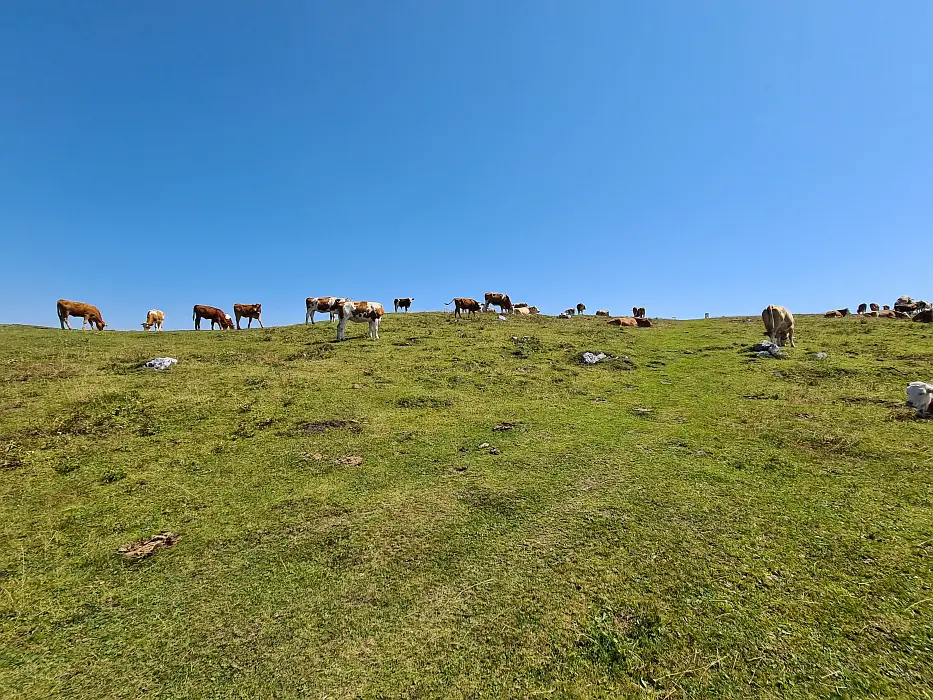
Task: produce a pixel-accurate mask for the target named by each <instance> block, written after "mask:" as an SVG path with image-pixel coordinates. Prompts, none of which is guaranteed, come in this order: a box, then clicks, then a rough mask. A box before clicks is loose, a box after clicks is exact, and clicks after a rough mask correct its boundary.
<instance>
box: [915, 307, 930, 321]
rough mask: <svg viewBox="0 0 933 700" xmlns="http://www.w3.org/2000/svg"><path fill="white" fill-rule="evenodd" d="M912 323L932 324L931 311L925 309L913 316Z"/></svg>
mask: <svg viewBox="0 0 933 700" xmlns="http://www.w3.org/2000/svg"><path fill="white" fill-rule="evenodd" d="M914 321H917V322H918V323H933V311H931V310H930V309H925V310H923V311H919V312H918V313H916V314H914Z"/></svg>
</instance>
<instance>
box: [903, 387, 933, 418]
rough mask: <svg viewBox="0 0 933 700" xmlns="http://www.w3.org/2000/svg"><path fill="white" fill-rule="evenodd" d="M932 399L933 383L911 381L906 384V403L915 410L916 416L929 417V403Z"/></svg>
mask: <svg viewBox="0 0 933 700" xmlns="http://www.w3.org/2000/svg"><path fill="white" fill-rule="evenodd" d="M931 401H933V385H930V384H927V383H926V382H911V383H910V384H908V385H907V405H908V406H910V407H911V408H915V409H916V410H917V418H931V417H933V411H930V403H931Z"/></svg>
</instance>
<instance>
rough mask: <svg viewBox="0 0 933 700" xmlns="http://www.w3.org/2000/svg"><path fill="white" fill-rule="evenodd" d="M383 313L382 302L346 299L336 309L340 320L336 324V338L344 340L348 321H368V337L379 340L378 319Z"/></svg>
mask: <svg viewBox="0 0 933 700" xmlns="http://www.w3.org/2000/svg"><path fill="white" fill-rule="evenodd" d="M384 313H385V311H383V309H382V304H380V303H379V302H378V301H350V300H346V301H344V302H342V303H341V304H340V307H339V310H338V315H339V316H340V322H339V323H338V324H337V340H338V341H340V340H346V336H345V335H344V331H345V330H346V327H347V322H349V321H353V322H354V323H368V324H369V337H370V338H372V339H373V340H379V321H380V320H381V319H382V315H383V314H384Z"/></svg>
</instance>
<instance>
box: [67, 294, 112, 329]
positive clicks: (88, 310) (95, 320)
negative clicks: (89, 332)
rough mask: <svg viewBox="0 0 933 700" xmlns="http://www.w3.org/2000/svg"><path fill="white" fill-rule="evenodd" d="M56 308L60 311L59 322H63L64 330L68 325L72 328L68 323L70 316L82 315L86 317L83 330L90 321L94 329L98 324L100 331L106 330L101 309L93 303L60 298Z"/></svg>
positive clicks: (82, 326) (82, 325)
mask: <svg viewBox="0 0 933 700" xmlns="http://www.w3.org/2000/svg"><path fill="white" fill-rule="evenodd" d="M55 309H56V310H57V311H58V322H59V323H60V324H61V326H62V330H64V329H65V327H66V326H67V327H68V330H71V324H70V323H68V317H69V316H76V317H77V316H80V317H81V318H83V319H84V323H82V324H81V330H82V331H83V330H84V329H85V328H87V324H88V323H90V324H91V328H92V329H93V328H94V327H95V326H96V327H97V330H99V331H102V330H104V327H105V326H106V325H107V324H106V323H104V319H103V317H102V316H101V315H100V309H98V308H97V307H96V306H93V305H91V304H85V303H83V302H80V301H68V300H67V299H59V300H58V301H57V302H56V304H55Z"/></svg>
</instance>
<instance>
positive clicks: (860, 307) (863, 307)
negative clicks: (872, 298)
mask: <svg viewBox="0 0 933 700" xmlns="http://www.w3.org/2000/svg"><path fill="white" fill-rule="evenodd" d="M872 310H873V311H877V310H878V309H872ZM866 311H868V304H859V305H858V308H857V309H856V310H855V313H857V314H863V313H865V312H866Z"/></svg>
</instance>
